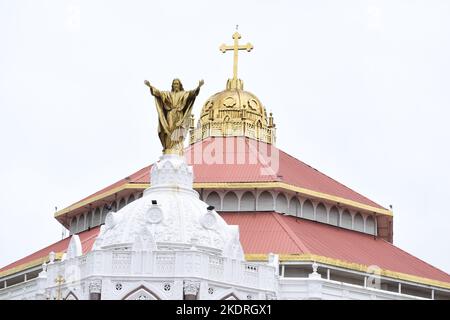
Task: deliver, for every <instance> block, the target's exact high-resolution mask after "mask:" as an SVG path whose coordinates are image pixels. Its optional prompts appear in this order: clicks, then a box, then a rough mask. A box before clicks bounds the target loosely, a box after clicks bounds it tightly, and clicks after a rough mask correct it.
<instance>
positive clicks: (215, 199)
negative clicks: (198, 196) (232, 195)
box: [205, 191, 221, 210]
mask: <svg viewBox="0 0 450 320" xmlns="http://www.w3.org/2000/svg"><path fill="white" fill-rule="evenodd" d="M205 202H206V203H207V204H209V205H210V206H214V208H216V210H220V209H221V205H220V196H219V194H218V193H217V192H215V191H213V192H211V193H210V194H208V196H207V197H206V201H205Z"/></svg>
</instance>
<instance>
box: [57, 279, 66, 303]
mask: <svg viewBox="0 0 450 320" xmlns="http://www.w3.org/2000/svg"><path fill="white" fill-rule="evenodd" d="M64 282H66V280H64V278H63V276H61V275H58V276H57V277H56V279H55V283H56V284H57V285H58V294H57V298H56V299H57V300H61V285H62V284H63V283H64Z"/></svg>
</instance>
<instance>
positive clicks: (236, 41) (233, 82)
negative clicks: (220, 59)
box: [219, 26, 253, 89]
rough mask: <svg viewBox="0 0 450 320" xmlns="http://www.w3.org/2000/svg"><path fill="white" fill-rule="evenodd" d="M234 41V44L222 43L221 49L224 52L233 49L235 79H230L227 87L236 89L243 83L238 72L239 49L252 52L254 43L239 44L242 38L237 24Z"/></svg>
mask: <svg viewBox="0 0 450 320" xmlns="http://www.w3.org/2000/svg"><path fill="white" fill-rule="evenodd" d="M233 39H234V43H233V45H226V44H222V45H221V46H220V47H219V49H220V51H222V53H225V52H227V51H233V55H234V59H233V79H231V81H229V83H228V84H227V87H230V89H236V88H240V89H242V88H241V87H242V83H241V81H240V80H239V79H238V77H237V72H238V57H239V54H238V53H239V50H247V52H250V51H252V50H253V45H252V44H251V43H250V42H247V44H245V45H239V39H241V35H240V34H239V32H237V26H236V32H235V33H234V34H233Z"/></svg>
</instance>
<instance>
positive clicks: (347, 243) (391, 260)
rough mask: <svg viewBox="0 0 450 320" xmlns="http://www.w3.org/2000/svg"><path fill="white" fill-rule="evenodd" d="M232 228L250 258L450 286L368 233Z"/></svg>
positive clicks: (301, 224) (86, 240) (251, 217)
mask: <svg viewBox="0 0 450 320" xmlns="http://www.w3.org/2000/svg"><path fill="white" fill-rule="evenodd" d="M221 216H222V217H223V218H224V219H225V221H226V222H227V223H228V224H231V225H238V226H239V230H240V240H241V243H242V246H243V249H244V252H245V253H246V254H268V253H271V252H272V253H278V254H304V253H307V254H308V253H309V254H314V255H318V256H323V257H328V258H332V259H337V260H341V261H346V262H349V263H356V264H362V265H366V266H371V265H376V266H379V267H380V268H382V269H385V270H389V271H394V272H399V273H405V274H409V275H413V276H417V277H422V278H428V279H432V280H437V281H442V282H446V283H449V284H450V275H448V274H447V273H445V272H444V271H442V270H439V269H437V268H435V267H433V266H431V265H430V264H428V263H426V262H424V261H422V260H420V259H418V258H416V257H414V256H412V255H411V254H409V253H407V252H405V251H403V250H401V249H399V248H397V247H396V246H394V245H392V244H391V243H389V242H387V241H385V240H382V239H380V238H376V237H374V236H371V235H367V234H364V233H360V232H356V231H351V230H346V229H342V228H339V227H334V226H331V225H327V224H323V223H319V222H315V221H309V220H305V219H301V218H296V217H292V216H286V215H281V214H279V213H275V212H239V213H221ZM98 232H99V227H96V228H93V229H91V230H90V231H85V232H82V233H80V234H79V236H80V240H81V242H82V245H83V253H86V252H89V251H90V250H91V249H92V245H93V243H94V241H95V238H96V237H97V235H98ZM69 240H70V237H69V238H66V239H64V240H61V241H58V242H56V243H54V244H53V245H51V246H48V247H46V248H44V249H42V250H40V251H37V252H36V253H34V254H32V255H29V256H27V257H25V258H23V259H20V260H18V261H16V262H14V263H12V264H10V265H8V266H5V267H3V268H2V269H0V272H2V271H5V270H9V269H11V268H14V267H16V266H19V265H22V264H25V263H28V262H31V261H33V260H35V259H39V258H42V257H46V256H48V254H49V253H50V251H54V252H62V251H64V250H66V248H67V245H68V243H69Z"/></svg>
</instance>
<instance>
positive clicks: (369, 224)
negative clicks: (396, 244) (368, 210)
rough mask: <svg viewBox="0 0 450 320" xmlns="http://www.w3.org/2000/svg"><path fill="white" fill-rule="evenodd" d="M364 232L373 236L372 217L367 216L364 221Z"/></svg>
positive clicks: (373, 221) (373, 224)
mask: <svg viewBox="0 0 450 320" xmlns="http://www.w3.org/2000/svg"><path fill="white" fill-rule="evenodd" d="M366 232H367V233H370V234H375V220H374V219H373V218H372V216H368V217H367V219H366Z"/></svg>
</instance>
